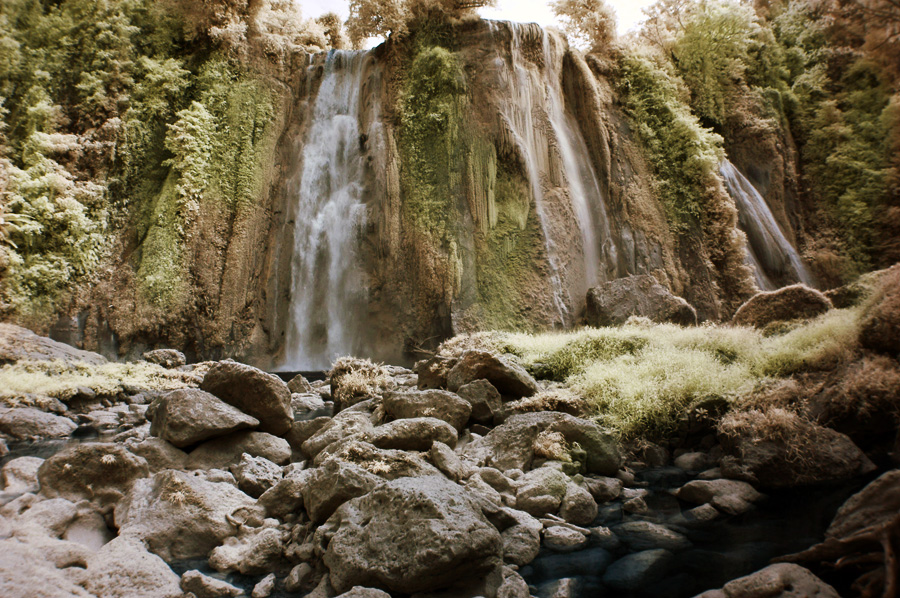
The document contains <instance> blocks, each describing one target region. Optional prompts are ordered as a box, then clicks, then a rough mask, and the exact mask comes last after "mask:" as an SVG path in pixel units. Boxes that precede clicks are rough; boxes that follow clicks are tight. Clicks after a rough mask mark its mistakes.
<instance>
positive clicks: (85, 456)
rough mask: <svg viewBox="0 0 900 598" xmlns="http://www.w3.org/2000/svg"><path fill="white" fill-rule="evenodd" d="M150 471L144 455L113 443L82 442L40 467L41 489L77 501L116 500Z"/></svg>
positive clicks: (108, 501)
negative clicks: (140, 455)
mask: <svg viewBox="0 0 900 598" xmlns="http://www.w3.org/2000/svg"><path fill="white" fill-rule="evenodd" d="M148 475H150V467H149V466H148V465H147V461H146V460H145V459H144V458H143V457H138V456H137V455H135V454H134V453H131V452H129V451H128V450H126V449H125V448H124V447H123V446H122V445H119V444H113V443H101V442H96V443H90V444H79V445H77V446H73V447H71V448H68V449H66V450H63V451H61V452H59V453H57V454H56V455H53V456H52V457H50V458H49V459H47V460H46V461H44V463H43V464H42V465H41V467H40V469H38V480H40V484H41V493H42V494H44V495H45V496H47V497H50V498H55V497H62V498H67V499H69V500H73V501H79V500H83V499H87V500H96V501H98V502H100V503H102V504H113V503H115V502H116V501H118V500H119V499H120V498H121V497H122V495H123V494H125V493H127V492H128V491H129V490H130V489H131V487H132V486H133V485H134V484H135V482H136V481H137V480H140V479H142V478H146V477H147V476H148Z"/></svg>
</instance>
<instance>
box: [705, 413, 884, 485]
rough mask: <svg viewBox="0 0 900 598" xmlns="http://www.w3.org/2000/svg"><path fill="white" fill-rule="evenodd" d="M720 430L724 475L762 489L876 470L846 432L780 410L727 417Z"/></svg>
mask: <svg viewBox="0 0 900 598" xmlns="http://www.w3.org/2000/svg"><path fill="white" fill-rule="evenodd" d="M773 422H774V423H773ZM720 431H721V432H720V435H719V436H720V441H721V443H722V446H723V448H724V449H725V451H726V453H728V454H727V456H726V457H725V458H723V459H722V460H721V469H722V474H723V475H724V476H725V477H728V478H733V479H740V480H744V481H746V482H750V483H751V484H754V485H755V486H759V487H763V488H792V487H798V486H811V485H816V484H826V483H832V482H840V481H843V480H849V479H852V478H854V477H856V476H858V475H863V474H866V473H869V472H871V471H873V470H874V469H875V465H874V464H873V463H872V462H871V461H870V460H869V459H868V457H866V455H865V454H864V453H863V452H862V451H861V450H860V449H859V447H857V446H856V445H855V444H853V441H852V440H850V438H848V437H847V436H845V435H844V434H841V433H840V432H836V431H834V430H831V429H829V428H824V427H822V426H819V425H817V424H814V423H812V422H810V421H808V420H805V419H803V418H801V417H799V416H797V415H795V414H792V413H790V412H786V411H782V410H777V409H773V410H771V411H770V412H769V413H768V414H764V413H760V412H758V411H751V412H746V413H734V414H730V415H729V416H727V417H726V418H725V419H723V421H722V424H721V425H720Z"/></svg>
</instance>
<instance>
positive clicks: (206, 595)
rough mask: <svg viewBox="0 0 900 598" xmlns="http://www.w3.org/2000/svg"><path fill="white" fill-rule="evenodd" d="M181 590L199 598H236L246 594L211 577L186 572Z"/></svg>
mask: <svg viewBox="0 0 900 598" xmlns="http://www.w3.org/2000/svg"><path fill="white" fill-rule="evenodd" d="M181 589H182V590H184V591H185V592H190V593H192V594H193V595H194V596H196V597H197V598H234V597H236V596H240V595H242V594H243V593H244V590H242V589H241V588H238V587H235V586H233V585H231V584H230V583H228V582H226V581H222V580H221V579H216V578H214V577H209V576H208V575H204V574H202V573H200V572H199V571H197V570H196V569H194V570H192V571H185V572H184V575H182V576H181Z"/></svg>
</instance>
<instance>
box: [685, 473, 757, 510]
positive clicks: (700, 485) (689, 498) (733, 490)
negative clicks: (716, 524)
mask: <svg viewBox="0 0 900 598" xmlns="http://www.w3.org/2000/svg"><path fill="white" fill-rule="evenodd" d="M675 496H677V497H678V498H680V499H681V500H683V501H685V502H689V503H694V504H696V505H702V504H705V503H709V504H711V505H712V506H714V507H716V508H717V509H719V510H720V511H723V512H725V513H728V514H729V515H738V514H740V513H743V512H745V511H748V510H750V508H751V506H752V505H753V504H754V503H756V502H759V501H760V500H762V499H763V498H765V496H764V495H762V494H760V493H759V492H757V491H756V489H755V488H754V487H753V486H751V485H750V484H748V483H747V482H741V481H739V480H693V481H690V482H688V483H687V484H685V485H684V486H682V487H681V488H679V489H678V491H676V492H675Z"/></svg>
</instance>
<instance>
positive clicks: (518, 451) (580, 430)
mask: <svg viewBox="0 0 900 598" xmlns="http://www.w3.org/2000/svg"><path fill="white" fill-rule="evenodd" d="M542 432H558V433H560V434H562V436H563V437H564V438H565V440H566V442H567V443H574V442H577V443H578V444H579V445H580V446H581V448H582V449H584V450H585V451H586V453H587V461H586V463H585V465H586V469H587V472H588V473H597V474H600V475H615V474H616V472H617V471H618V470H619V466H620V465H621V462H622V457H621V454H620V453H619V447H618V444H617V442H616V440H615V438H614V436H613V435H612V434H611V433H609V432H607V431H606V430H604V429H603V428H601V427H600V426H598V425H596V424H594V423H592V422H589V421H587V420H583V419H579V418H577V417H573V416H571V415H568V414H566V413H557V412H542V413H523V414H519V415H514V416H512V417H510V418H509V419H507V420H506V422H504V423H503V425H501V426H498V427H496V428H494V429H493V430H491V431H490V432H489V433H488V434H487V435H486V436H485V437H484V438H481V439H479V440H476V441H475V442H472V443H471V444H469V445H468V446H466V448H465V450H464V454H465V455H466V456H467V457H468V458H469V459H471V460H472V461H473V462H475V463H478V464H479V465H482V466H488V467H495V468H497V469H499V470H500V471H505V470H507V469H521V470H523V471H527V470H529V469H531V465H532V462H533V461H534V459H535V453H534V450H535V449H534V444H535V441H536V440H537V438H538V435H539V434H541V433H542Z"/></svg>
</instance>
